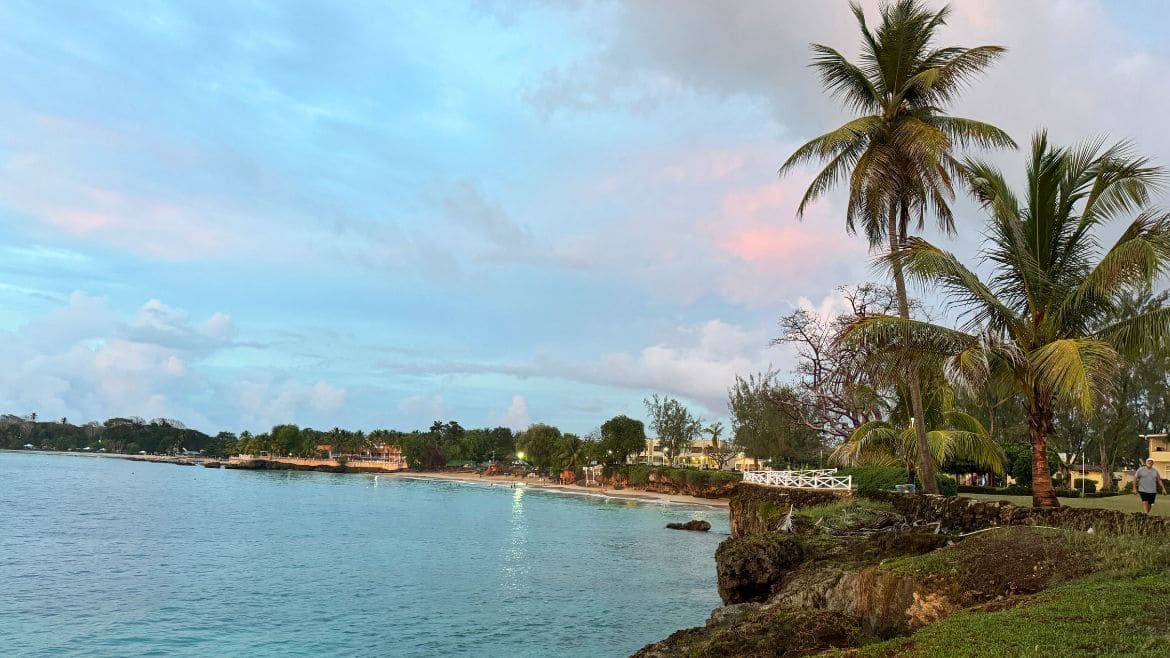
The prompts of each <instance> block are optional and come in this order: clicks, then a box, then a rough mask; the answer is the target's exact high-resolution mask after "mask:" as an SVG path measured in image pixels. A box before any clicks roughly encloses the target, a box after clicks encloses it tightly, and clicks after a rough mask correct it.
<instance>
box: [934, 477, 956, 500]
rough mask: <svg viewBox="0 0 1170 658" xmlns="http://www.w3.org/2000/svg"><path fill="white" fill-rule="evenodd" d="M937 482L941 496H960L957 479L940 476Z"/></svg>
mask: <svg viewBox="0 0 1170 658" xmlns="http://www.w3.org/2000/svg"><path fill="white" fill-rule="evenodd" d="M936 480H937V481H938V492H939V493H940V494H942V495H944V496H957V495H959V481H958V480H956V479H955V478H953V477H950V476H948V475H939V476H938V477H937V478H936Z"/></svg>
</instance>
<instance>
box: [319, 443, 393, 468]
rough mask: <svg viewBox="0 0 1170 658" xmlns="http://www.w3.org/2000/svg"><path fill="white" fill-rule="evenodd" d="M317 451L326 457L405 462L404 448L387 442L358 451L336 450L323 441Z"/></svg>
mask: <svg viewBox="0 0 1170 658" xmlns="http://www.w3.org/2000/svg"><path fill="white" fill-rule="evenodd" d="M317 452H319V453H321V455H322V456H324V457H325V458H326V459H337V458H339V457H344V458H345V459H347V460H349V461H374V462H389V463H391V464H401V463H403V462H404V460H403V458H402V448H399V447H398V446H394V445H389V444H385V443H377V444H374V445H372V446H366V447H365V448H363V449H361V450H359V451H357V452H344V451H339V450H338V451H335V450H334V449H333V446H332V445H330V444H328V443H322V444H321V445H318V446H317Z"/></svg>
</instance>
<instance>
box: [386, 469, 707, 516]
mask: <svg viewBox="0 0 1170 658" xmlns="http://www.w3.org/2000/svg"><path fill="white" fill-rule="evenodd" d="M380 475H382V476H383V477H401V478H417V479H424V480H454V481H457V482H469V483H474V484H495V485H499V486H512V485H513V484H518V485H520V486H524V487H528V488H531V489H546V490H552V491H560V492H562V493H566V494H575V495H586V496H608V497H610V498H627V499H629V500H638V501H645V502H667V503H677V504H680V505H698V506H702V507H713V508H716V509H727V508H728V499H726V498H697V497H695V496H685V495H680V494H664V493H656V492H652V491H642V490H640V489H620V490H615V489H613V488H612V487H606V488H602V487H579V486H577V485H575V484H555V483H552V482H547V481H543V482H542V481H540V480H539V479H537V478H518V477H515V476H509V475H493V476H485V477H481V476H479V475H477V474H475V473H417V472H416V473H412V472H404V473H386V474H380Z"/></svg>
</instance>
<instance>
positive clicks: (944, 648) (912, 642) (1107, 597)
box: [857, 572, 1170, 658]
mask: <svg viewBox="0 0 1170 658" xmlns="http://www.w3.org/2000/svg"><path fill="white" fill-rule="evenodd" d="M1168 575H1170V574H1167V573H1165V572H1163V573H1159V574H1153V575H1145V576H1135V577H1129V578H1119V577H1118V576H1117V575H1116V574H1109V573H1103V574H1099V575H1096V576H1092V577H1090V578H1087V579H1085V580H1082V581H1078V582H1074V583H1069V584H1066V585H1061V586H1058V587H1055V588H1052V589H1050V590H1047V591H1045V592H1042V593H1040V594H1037V595H1036V597H1035V599H1034V600H1033V601H1032V602H1030V603H1028V604H1027V605H1023V606H1020V607H1017V608H1012V609H1010V610H1003V611H1000V612H961V613H959V614H957V615H954V616H953V617H948V618H946V619H943V620H942V621H939V622H936V623H934V624H932V625H930V626H927V627H926V628H924V629H922V630H920V631H919V632H917V633H915V634H914V635H912V636H910V637H907V638H900V639H897V640H891V641H889V642H882V643H880V644H871V645H869V646H866V647H863V648H862V649H861V650H860V651H859V652H858V654H857V655H858V656H865V657H876V656H921V657H927V656H930V657H934V656H946V657H953V658H967V657H971V658H987V657H993V656H1150V657H1153V656H1167V655H1170V635H1168V634H1167V628H1170V606H1167V605H1166V601H1167V600H1168V597H1170V577H1167V576H1168Z"/></svg>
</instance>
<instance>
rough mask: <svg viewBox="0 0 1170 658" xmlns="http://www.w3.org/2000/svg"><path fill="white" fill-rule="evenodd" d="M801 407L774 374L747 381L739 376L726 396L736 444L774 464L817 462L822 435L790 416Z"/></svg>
mask: <svg viewBox="0 0 1170 658" xmlns="http://www.w3.org/2000/svg"><path fill="white" fill-rule="evenodd" d="M800 404H802V402H801V401H800V400H799V399H798V396H797V394H796V393H795V391H793V389H792V388H791V387H786V386H782V385H780V383H779V382H778V381H777V375H776V373H775V372H774V371H772V370H769V371H767V372H764V373H759V374H757V375H748V377H747V379H744V378H743V377H740V376H738V375H737V376H736V378H735V384H734V385H733V386H732V387H731V388H730V389H729V390H728V392H727V410H728V411H729V412H730V413H731V431H732V433H733V436H734V437H735V444H736V445H737V446H739V447H740V448H741V449H743V451H744V453H745V454H746V455H748V456H749V457H753V458H755V459H768V460H771V461H772V462H774V463H781V462H793V461H807V460H810V459H811V458H814V457H815V456H816V455H817V453H818V452H819V451H820V448H821V445H822V444H821V438H820V434H819V433H818V432H817V431H815V430H814V429H812V428H811V427H809V426H808V425H806V424H805V423H804V422H802V421H801V420H798V419H797V418H796V417H795V416H793V415H791V414H790V411H791V410H792V409H795V408H796V407H798V406H799V405H800Z"/></svg>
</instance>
